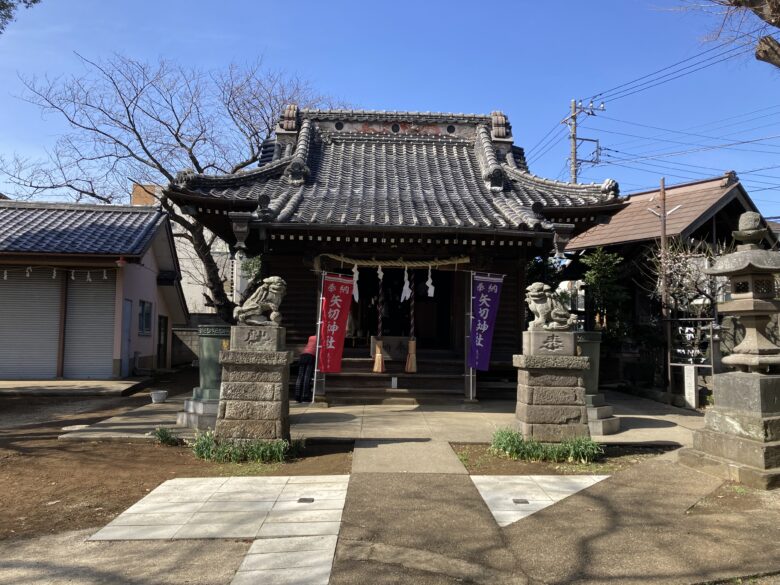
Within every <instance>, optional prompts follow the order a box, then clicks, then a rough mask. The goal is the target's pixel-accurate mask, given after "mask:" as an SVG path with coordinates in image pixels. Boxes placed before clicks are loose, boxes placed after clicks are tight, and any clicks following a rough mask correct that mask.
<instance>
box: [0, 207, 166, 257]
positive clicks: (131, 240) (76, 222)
mask: <svg viewBox="0 0 780 585" xmlns="http://www.w3.org/2000/svg"><path fill="white" fill-rule="evenodd" d="M164 219H165V215H164V214H163V213H162V212H161V211H160V210H159V209H158V208H155V207H124V206H116V205H78V204H59V203H37V202H20V201H0V254H42V253H46V254H86V255H103V254H108V255H125V256H139V255H141V254H143V253H144V251H145V250H146V249H147V247H148V245H149V243H150V241H151V239H152V237H153V236H154V234H155V233H156V231H157V228H158V226H159V225H160V224H161V223H162V222H163V221H164Z"/></svg>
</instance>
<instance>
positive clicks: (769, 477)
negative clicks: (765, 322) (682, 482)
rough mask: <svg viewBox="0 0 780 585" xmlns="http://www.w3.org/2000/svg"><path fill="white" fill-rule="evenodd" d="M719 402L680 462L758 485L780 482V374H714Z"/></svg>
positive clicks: (717, 400) (716, 395) (697, 432)
mask: <svg viewBox="0 0 780 585" xmlns="http://www.w3.org/2000/svg"><path fill="white" fill-rule="evenodd" d="M714 381H715V388H714V391H713V397H714V400H715V405H714V406H713V407H712V409H711V410H709V411H708V412H707V414H706V416H705V419H704V429H702V430H700V431H695V432H694V434H693V449H686V450H685V451H684V452H683V451H681V453H680V462H682V463H684V464H686V465H689V466H692V467H696V468H698V469H701V470H702V471H707V472H709V473H712V474H714V475H717V476H719V477H723V478H726V479H732V480H736V481H741V482H743V483H746V484H748V485H751V486H753V487H758V488H764V489H771V488H773V487H778V486H780V376H777V375H771V376H770V375H764V374H756V373H743V372H728V373H725V374H717V375H716V376H715V379H714Z"/></svg>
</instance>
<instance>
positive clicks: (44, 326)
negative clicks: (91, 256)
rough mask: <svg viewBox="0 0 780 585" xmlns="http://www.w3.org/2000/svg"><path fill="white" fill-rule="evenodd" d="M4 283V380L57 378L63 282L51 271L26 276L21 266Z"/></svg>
mask: <svg viewBox="0 0 780 585" xmlns="http://www.w3.org/2000/svg"><path fill="white" fill-rule="evenodd" d="M4 269H7V270H8V274H7V278H6V279H3V280H0V379H5V380H19V379H28V380H34V379H42V378H54V377H56V375H57V353H58V349H59V332H60V295H61V286H62V280H61V278H62V277H61V275H60V274H57V277H56V278H52V273H51V271H49V270H41V269H34V270H32V271H31V272H30V276H29V277H27V276H25V272H24V268H23V267H19V266H13V267H11V266H8V267H4V266H0V272H1V271H2V270H4Z"/></svg>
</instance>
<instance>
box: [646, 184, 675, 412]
mask: <svg viewBox="0 0 780 585" xmlns="http://www.w3.org/2000/svg"><path fill="white" fill-rule="evenodd" d="M651 201H652V199H651ZM679 207H680V206H679V205H678V206H677V207H674V208H673V209H672V210H671V211H668V212H667V211H666V178H665V177H661V186H660V190H659V193H658V209H659V211H656V210H655V209H653V208H651V207H648V208H647V211H649V212H650V213H652V214H653V215H655V216H656V217H658V219H659V220H661V262H660V264H661V266H660V274H659V275H658V276H659V278H658V280H659V282H658V286H659V289H660V290H659V291H658V292H659V293H660V295H661V322H662V323H663V328H664V338H665V340H666V344H665V345H666V352H665V354H666V355H665V357H666V364H665V366H666V368H665V370H666V376H665V377H666V380H665V382H666V400H667V402H668V403H670V404H671V401H672V321H671V314H670V311H669V240H668V238H667V236H666V219H667V216H668V215H669V214H670V213H674V211H676V210H677V209H679Z"/></svg>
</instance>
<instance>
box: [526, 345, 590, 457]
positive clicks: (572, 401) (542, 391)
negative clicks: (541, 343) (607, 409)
mask: <svg viewBox="0 0 780 585" xmlns="http://www.w3.org/2000/svg"><path fill="white" fill-rule="evenodd" d="M528 333H533V334H536V333H538V332H528ZM545 333H546V332H545ZM556 335H557V336H572V337H571V344H572V346H573V343H574V341H573V340H574V338H573V336H574V333H569V332H562V333H560V332H559V333H556ZM525 341H526V340H525V339H524V346H523V347H524V350H526V351H533V348H534V347H535V346H534V345H531V344H529V343H525ZM529 341H530V339H529ZM556 343H557V342H556ZM513 364H514V366H515V367H516V368H518V373H517V409H516V411H515V417H516V419H517V424H518V426H519V428H520V431H521V432H522V433H523V435H524V436H525V437H526V438H528V439H534V440H536V441H543V442H560V441H562V440H564V439H569V438H573V437H588V436H590V432H589V430H588V412H587V407H586V404H585V388H584V380H583V373H584V372H585V371H586V370H587V369H588V368H589V367H590V364H589V359H588V358H587V357H582V356H575V355H550V354H545V353H542V354H536V355H516V356H514V358H513Z"/></svg>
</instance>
